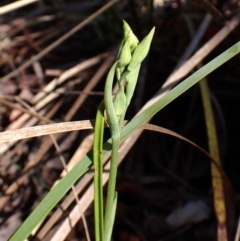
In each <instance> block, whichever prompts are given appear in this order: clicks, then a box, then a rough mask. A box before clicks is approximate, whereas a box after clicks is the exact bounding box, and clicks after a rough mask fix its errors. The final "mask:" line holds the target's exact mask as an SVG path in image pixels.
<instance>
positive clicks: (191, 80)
mask: <svg viewBox="0 0 240 241" xmlns="http://www.w3.org/2000/svg"><path fill="white" fill-rule="evenodd" d="M239 52H240V42H238V43H237V44H235V45H233V46H232V47H231V48H229V49H228V50H226V51H225V52H223V53H222V54H220V55H219V56H218V57H216V58H215V59H214V60H212V61H211V62H209V63H208V64H206V65H205V66H204V67H202V68H201V69H199V70H198V71H196V72H195V73H194V74H193V75H191V76H189V77H188V78H187V79H185V80H184V81H183V82H182V83H180V84H179V85H177V86H176V87H175V88H173V89H172V90H171V91H170V92H168V93H167V94H166V95H165V96H163V97H162V98H161V99H160V100H157V101H156V102H155V103H153V104H152V105H151V106H150V107H148V108H147V109H145V110H144V111H143V112H141V113H140V114H138V115H137V116H135V117H134V118H133V119H132V121H130V122H129V123H128V124H127V125H126V126H125V127H124V128H123V129H122V132H121V141H122V140H124V139H126V138H127V137H128V136H129V135H131V133H133V132H134V131H135V130H136V129H137V128H138V127H140V126H141V125H143V124H144V123H146V122H147V121H148V120H149V119H151V118H152V117H153V116H154V115H155V114H156V113H157V112H158V111H160V110H161V109H162V108H164V107H165V106H166V105H168V104H169V103H170V102H171V101H173V100H174V99H176V98H177V97H178V96H180V95H181V94H182V93H184V92H185V91H186V90H188V89H189V88H191V87H192V86H193V85H195V84H196V83H198V82H199V81H200V80H201V79H203V78H204V77H206V76H207V75H208V74H209V73H211V72H212V71H214V70H215V69H217V68H218V67H220V66H221V65H223V64H224V63H225V62H227V61H228V60H229V59H231V58H233V57H234V56H235V55H237V54H238V53H239ZM110 150H111V143H110V142H109V141H108V142H106V143H105V144H104V145H103V156H104V155H105V154H106V153H107V152H108V151H110ZM91 160H92V152H89V153H88V154H87V155H85V156H84V157H83V158H82V159H81V161H80V162H78V163H77V164H76V166H75V167H74V168H73V169H72V170H71V171H70V172H69V173H68V174H67V175H66V176H65V177H63V179H62V180H61V181H60V182H59V183H58V184H57V185H56V186H55V187H54V188H53V189H52V190H51V191H50V192H49V193H48V194H47V196H46V197H45V198H44V199H43V200H42V201H41V203H40V204H39V205H38V206H37V207H36V209H35V210H34V211H33V212H32V213H31V214H30V216H29V217H28V218H27V219H26V221H25V222H24V223H23V224H22V225H21V227H20V228H19V229H18V230H17V231H16V232H15V233H14V235H13V236H12V238H10V240H9V241H23V240H25V239H26V238H27V237H28V235H29V234H30V233H31V231H32V230H33V229H34V228H35V227H36V226H37V224H38V223H39V222H40V221H41V220H43V219H44V217H46V216H47V214H48V213H49V212H50V210H51V209H52V208H53V207H54V206H55V205H56V204H57V202H58V201H59V200H60V199H61V198H62V197H63V196H64V194H65V193H66V192H67V191H68V190H69V189H70V188H71V186H72V185H73V184H74V183H75V181H76V180H77V179H78V178H80V177H81V176H82V175H83V174H84V173H85V172H86V170H87V168H89V166H91V165H92V161H91Z"/></svg>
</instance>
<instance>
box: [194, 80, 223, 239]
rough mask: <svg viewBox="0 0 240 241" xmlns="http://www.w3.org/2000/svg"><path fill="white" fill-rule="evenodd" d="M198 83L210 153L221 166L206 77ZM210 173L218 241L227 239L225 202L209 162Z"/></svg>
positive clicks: (219, 179) (218, 175) (217, 174)
mask: <svg viewBox="0 0 240 241" xmlns="http://www.w3.org/2000/svg"><path fill="white" fill-rule="evenodd" d="M199 84H200V89H201V95H202V101H203V107H204V114H205V122H206V128H207V135H208V147H209V151H210V155H211V156H212V158H213V159H214V160H215V161H216V162H217V164H218V166H220V167H221V161H220V155H219V146H218V138H217V132H216V125H215V120H214V114H213V109H212V104H211V98H210V93H209V88H208V84H207V81H206V79H203V80H202V81H200V83H199ZM211 174H212V186H213V197H214V209H215V212H216V216H217V221H218V241H227V240H228V238H227V227H226V204H225V198H224V187H223V179H222V175H221V173H220V172H219V170H218V168H217V167H216V165H214V164H213V163H211Z"/></svg>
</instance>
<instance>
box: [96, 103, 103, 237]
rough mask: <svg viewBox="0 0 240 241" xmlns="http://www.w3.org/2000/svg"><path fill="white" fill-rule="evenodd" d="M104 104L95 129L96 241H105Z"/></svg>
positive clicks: (99, 108)
mask: <svg viewBox="0 0 240 241" xmlns="http://www.w3.org/2000/svg"><path fill="white" fill-rule="evenodd" d="M104 109H105V107H104V102H103V101H102V102H101V104H100V105H99V107H98V110H97V115H96V122H95V127H94V142H93V165H94V220H95V240H96V241H104V233H103V232H104V223H103V190H102V174H103V162H102V146H103V134H104Z"/></svg>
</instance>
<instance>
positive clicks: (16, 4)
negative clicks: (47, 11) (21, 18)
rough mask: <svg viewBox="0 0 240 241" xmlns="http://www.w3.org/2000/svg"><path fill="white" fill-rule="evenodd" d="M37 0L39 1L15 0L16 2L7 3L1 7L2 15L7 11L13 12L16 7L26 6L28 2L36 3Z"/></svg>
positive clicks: (0, 12) (0, 13)
mask: <svg viewBox="0 0 240 241" xmlns="http://www.w3.org/2000/svg"><path fill="white" fill-rule="evenodd" d="M36 1H38V0H21V1H17V2H14V3H10V4H7V5H5V6H3V7H0V16H1V15H3V14H5V13H8V12H11V11H13V10H15V9H18V8H21V7H24V6H26V5H28V4H31V3H34V2H36Z"/></svg>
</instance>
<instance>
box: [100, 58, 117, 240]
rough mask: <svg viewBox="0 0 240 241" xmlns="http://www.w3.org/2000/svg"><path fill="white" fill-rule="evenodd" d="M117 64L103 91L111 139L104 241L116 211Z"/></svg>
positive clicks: (107, 236)
mask: <svg viewBox="0 0 240 241" xmlns="http://www.w3.org/2000/svg"><path fill="white" fill-rule="evenodd" d="M117 64H118V61H117V62H115V63H114V64H113V66H112V68H111V69H110V71H109V73H108V76H107V80H106V84H105V89H104V104H105V108H106V113H107V121H108V124H109V128H110V132H111V138H112V155H111V166H110V172H109V181H108V190H107V202H106V211H105V217H104V240H105V241H110V239H111V234H112V227H113V223H112V222H114V218H112V213H113V212H114V213H115V211H116V210H113V208H114V206H115V208H116V205H114V200H115V186H116V177H117V162H118V149H119V147H120V130H119V126H118V119H117V116H116V114H115V109H114V105H113V100H112V86H113V80H114V75H115V69H116V66H117Z"/></svg>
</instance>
